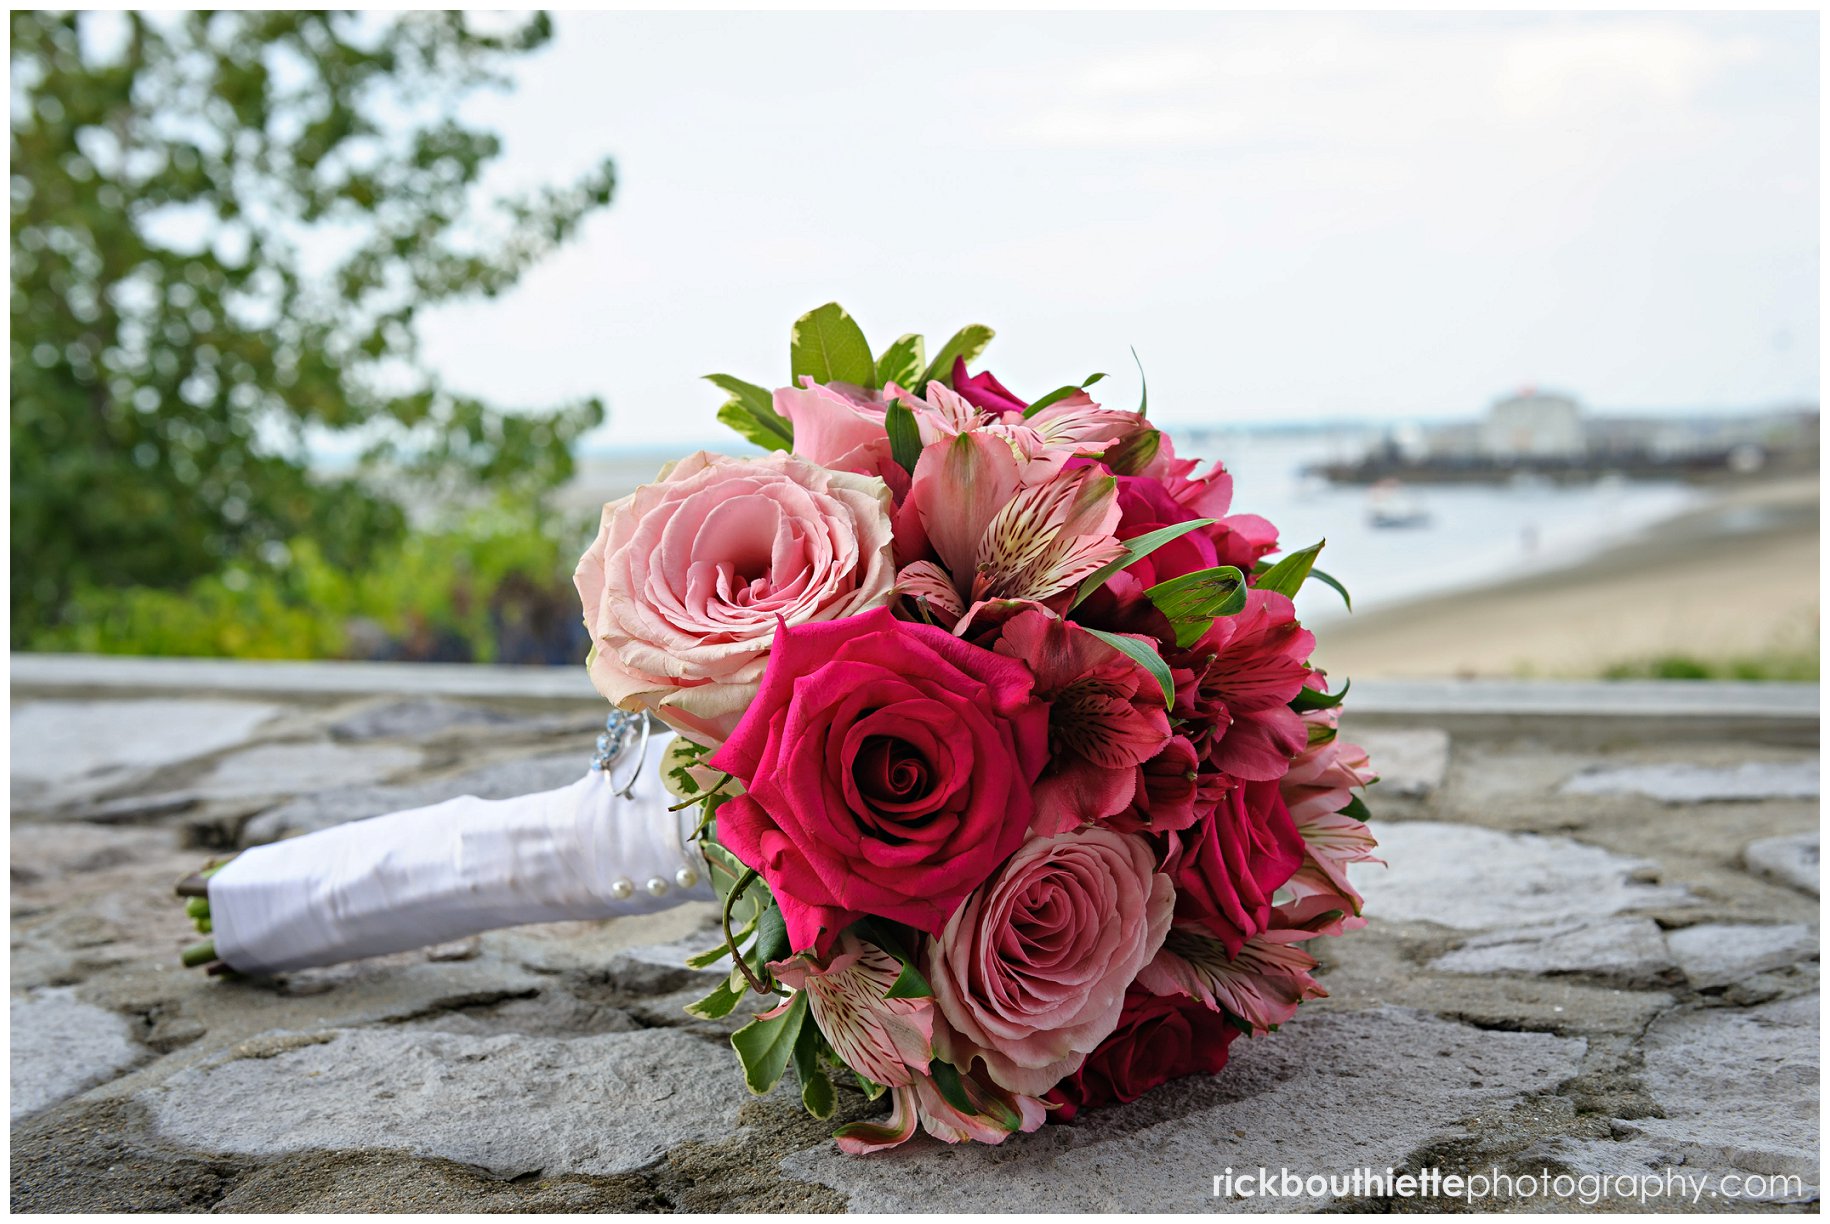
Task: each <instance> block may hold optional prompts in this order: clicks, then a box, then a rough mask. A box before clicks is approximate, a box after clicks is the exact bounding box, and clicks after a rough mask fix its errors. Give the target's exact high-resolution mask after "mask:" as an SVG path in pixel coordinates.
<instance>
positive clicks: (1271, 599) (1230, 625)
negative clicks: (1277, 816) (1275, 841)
mask: <svg viewBox="0 0 1830 1224" xmlns="http://www.w3.org/2000/svg"><path fill="white" fill-rule="evenodd" d="M1314 649H1315V635H1314V634H1313V633H1310V632H1309V631H1308V630H1307V629H1305V628H1303V627H1302V626H1301V625H1300V624H1298V623H1297V621H1296V608H1295V605H1293V604H1292V603H1291V602H1290V600H1289V598H1288V597H1286V596H1283V595H1279V594H1278V593H1277V592H1275V591H1258V590H1254V591H1251V592H1250V593H1249V594H1248V595H1247V596H1246V605H1245V608H1244V609H1243V610H1242V611H1240V612H1239V613H1238V614H1237V615H1234V616H1222V617H1220V618H1219V619H1218V620H1216V621H1215V622H1214V624H1213V627H1212V628H1211V629H1209V630H1208V631H1207V633H1206V634H1204V635H1203V636H1202V637H1201V639H1200V641H1198V642H1196V643H1195V645H1194V646H1193V648H1192V649H1191V650H1190V651H1189V652H1188V653H1189V654H1190V655H1192V656H1195V657H1201V656H1208V657H1209V661H1208V663H1207V665H1206V667H1205V669H1204V670H1203V671H1202V672H1201V673H1200V679H1199V682H1198V684H1197V686H1196V691H1195V693H1194V694H1193V700H1194V706H1195V708H1194V709H1193V710H1190V711H1179V713H1185V714H1191V715H1193V716H1194V718H1195V725H1196V726H1212V728H1213V731H1212V737H1211V739H1209V740H1208V742H1206V743H1205V744H1200V745H1197V746H1198V747H1201V748H1202V749H1203V750H1204V751H1205V753H1206V756H1207V759H1208V761H1209V762H1211V763H1212V764H1213V766H1214V767H1215V768H1216V769H1219V770H1221V771H1222V772H1224V773H1227V774H1230V775H1232V776H1233V777H1235V778H1243V779H1246V780H1247V781H1253V782H1261V781H1269V780H1271V779H1273V778H1281V777H1283V775H1284V773H1285V772H1286V771H1287V770H1288V769H1289V766H1290V761H1291V759H1292V758H1293V757H1295V756H1296V755H1297V754H1299V753H1301V752H1302V751H1303V750H1304V748H1305V747H1307V745H1308V742H1309V727H1308V724H1307V723H1305V722H1303V720H1302V717H1301V716H1300V715H1298V714H1297V713H1295V712H1294V711H1292V710H1291V709H1290V706H1289V703H1290V701H1291V699H1292V698H1294V697H1295V696H1296V694H1297V693H1298V692H1300V691H1301V689H1302V687H1303V681H1304V680H1305V679H1307V678H1308V676H1309V655H1310V653H1311V652H1312V651H1314ZM1178 696H1180V695H1178Z"/></svg>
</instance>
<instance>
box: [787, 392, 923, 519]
mask: <svg viewBox="0 0 1830 1224" xmlns="http://www.w3.org/2000/svg"><path fill="white" fill-rule="evenodd" d="M806 381H807V386H805V387H782V388H780V389H778V390H777V391H776V392H775V411H777V412H779V413H781V415H782V416H784V417H786V418H787V420H788V423H789V424H790V425H791V426H793V428H794V453H795V454H797V455H799V456H800V457H801V458H803V459H807V460H810V461H811V462H814V463H817V464H819V465H820V466H821V467H827V468H831V469H832V470H833V471H835V472H856V473H858V474H860V475H863V476H876V477H879V478H881V479H882V480H883V482H884V483H885V484H887V485H889V486H890V491H891V492H892V493H894V494H895V495H896V498H897V500H898V501H900V500H901V499H902V496H903V494H905V493H907V492H908V491H909V474H908V473H907V472H905V471H903V470H902V466H901V465H900V464H898V463H897V462H896V460H895V457H894V456H893V455H892V454H891V453H890V436H889V434H887V433H885V432H884V428H883V411H884V407H885V401H884V400H883V399H882V398H881V397H880V396H877V395H873V394H872V393H870V392H866V391H861V390H859V389H858V388H855V387H846V386H843V385H842V384H835V385H823V384H820V383H816V382H814V381H813V380H812V379H807V380H806Z"/></svg>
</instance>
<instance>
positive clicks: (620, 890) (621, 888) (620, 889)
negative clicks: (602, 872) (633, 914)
mask: <svg viewBox="0 0 1830 1224" xmlns="http://www.w3.org/2000/svg"><path fill="white" fill-rule="evenodd" d="M610 895H611V896H613V897H615V898H616V899H617V900H618V901H627V900H629V898H631V897H633V896H635V885H634V883H632V882H631V881H629V880H623V879H617V880H612V881H610Z"/></svg>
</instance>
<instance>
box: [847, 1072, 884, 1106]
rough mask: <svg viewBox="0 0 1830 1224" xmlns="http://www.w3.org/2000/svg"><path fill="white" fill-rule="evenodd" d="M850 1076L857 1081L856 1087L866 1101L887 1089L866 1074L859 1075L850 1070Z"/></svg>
mask: <svg viewBox="0 0 1830 1224" xmlns="http://www.w3.org/2000/svg"><path fill="white" fill-rule="evenodd" d="M852 1076H853V1078H855V1079H856V1080H857V1081H858V1089H859V1091H861V1092H863V1093H864V1099H865V1100H867V1101H874V1100H876V1099H877V1098H878V1097H880V1096H882V1095H883V1094H884V1093H885V1092H887V1091H888V1089H886V1088H885V1087H884V1086H883V1085H882V1084H879V1083H878V1082H877V1081H876V1080H874V1079H871V1078H869V1077H868V1076H865V1075H860V1074H859V1073H858V1072H856V1071H853V1072H852Z"/></svg>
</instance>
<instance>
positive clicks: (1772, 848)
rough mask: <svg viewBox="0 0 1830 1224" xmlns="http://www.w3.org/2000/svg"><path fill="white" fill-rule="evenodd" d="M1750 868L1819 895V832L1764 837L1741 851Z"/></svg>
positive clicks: (1802, 890)
mask: <svg viewBox="0 0 1830 1224" xmlns="http://www.w3.org/2000/svg"><path fill="white" fill-rule="evenodd" d="M1741 857H1742V860H1743V861H1744V862H1745V863H1747V868H1748V870H1749V871H1751V872H1753V873H1754V874H1755V875H1759V876H1765V877H1766V878H1767V879H1769V880H1776V881H1778V882H1779V883H1781V884H1790V885H1791V886H1792V887H1793V888H1796V889H1798V890H1799V891H1800V892H1808V893H1810V894H1811V895H1812V896H1813V897H1815V896H1817V895H1818V892H1817V890H1818V873H1819V866H1818V835H1817V834H1816V833H1815V832H1813V833H1795V834H1793V835H1792V836H1790V837H1763V838H1761V839H1760V840H1759V841H1755V842H1749V843H1748V845H1747V849H1746V850H1744V851H1742V854H1741Z"/></svg>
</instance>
